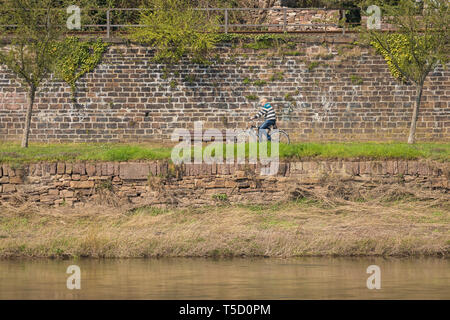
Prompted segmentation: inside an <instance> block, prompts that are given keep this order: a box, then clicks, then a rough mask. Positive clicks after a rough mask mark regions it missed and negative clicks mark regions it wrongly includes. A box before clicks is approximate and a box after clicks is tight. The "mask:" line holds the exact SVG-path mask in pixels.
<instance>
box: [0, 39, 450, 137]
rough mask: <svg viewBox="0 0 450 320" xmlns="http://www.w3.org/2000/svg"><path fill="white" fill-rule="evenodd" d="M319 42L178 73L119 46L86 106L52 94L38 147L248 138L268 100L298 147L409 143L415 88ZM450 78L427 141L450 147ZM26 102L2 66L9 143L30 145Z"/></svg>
mask: <svg viewBox="0 0 450 320" xmlns="http://www.w3.org/2000/svg"><path fill="white" fill-rule="evenodd" d="M335 40H336V42H337V41H338V40H339V39H335ZM350 40H351V41H353V40H352V39H350ZM311 41H312V40H311ZM311 41H309V40H308V41H306V40H305V42H298V43H295V44H294V47H293V48H292V49H289V50H286V49H283V50H284V51H283V52H284V55H282V54H281V53H279V52H278V53H277V52H275V51H274V50H271V49H267V50H253V49H242V48H241V49H238V48H233V47H232V45H231V44H228V45H224V46H223V47H221V49H218V50H217V56H215V57H214V59H213V63H212V64H211V65H193V64H190V63H188V62H186V61H183V62H182V63H180V64H179V65H174V66H171V69H170V70H167V69H166V67H165V66H164V65H160V64H155V63H153V62H152V61H151V58H152V57H153V50H152V49H151V48H146V47H140V46H135V45H129V46H127V45H112V46H111V47H110V48H109V50H108V52H107V53H106V54H105V56H104V59H103V62H102V63H101V64H100V65H99V66H98V67H97V68H96V69H95V70H94V71H93V72H92V73H89V74H87V75H85V76H84V77H83V78H82V79H80V80H79V81H78V92H77V103H73V102H72V99H71V94H70V88H69V86H68V85H66V84H64V83H61V82H51V83H48V84H47V85H46V86H45V87H43V88H42V90H41V91H40V92H39V93H38V97H37V100H36V105H35V111H34V114H33V117H32V123H31V141H43V142H48V141H59V142H119V141H120V142H123V141H129V142H139V141H167V140H169V139H170V136H171V134H172V132H173V131H174V130H175V129H176V128H188V129H192V128H193V123H194V121H203V122H204V127H205V128H217V129H220V130H225V129H226V128H231V129H237V128H241V129H245V128H246V127H247V126H248V121H247V118H248V116H249V114H252V113H254V112H256V109H255V105H256V103H255V101H254V100H253V99H259V98H261V97H267V98H268V99H269V100H270V101H271V102H272V104H273V106H274V107H275V110H276V112H277V114H278V120H279V127H280V128H283V129H285V130H287V131H288V132H289V134H290V136H291V139H292V140H294V141H295V140H296V141H319V140H320V141H337V140H338V141H355V140H358V141H361V140H370V141H374V140H378V141H383V140H399V141H406V138H407V134H408V130H409V125H410V118H411V112H412V108H413V104H414V100H415V93H416V92H415V88H414V87H413V86H410V85H405V84H401V83H399V82H398V81H397V80H395V79H393V78H392V77H391V75H390V73H389V71H388V69H387V67H386V63H385V62H384V60H383V59H382V58H381V57H380V56H376V55H373V53H371V52H369V51H368V49H361V48H360V47H355V46H353V45H351V44H349V43H346V44H339V43H335V44H332V43H320V42H319V40H318V39H316V40H314V41H315V42H311ZM332 41H334V40H333V39H332ZM449 75H450V70H449V68H447V69H446V70H443V69H442V67H438V68H436V70H434V72H432V73H431V74H430V76H429V78H428V80H427V82H426V85H425V90H424V95H423V104H422V108H421V110H420V114H419V120H418V128H417V138H418V140H419V141H445V142H448V141H450V106H449V100H450V77H449ZM26 99H27V97H26V93H25V91H24V89H23V88H21V87H20V85H19V83H18V81H17V79H16V77H15V76H14V75H13V74H12V73H11V72H9V71H8V70H7V69H6V67H5V66H0V141H4V140H19V139H20V137H21V134H22V130H23V125H24V119H25V109H26Z"/></svg>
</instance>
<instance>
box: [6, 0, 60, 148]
mask: <svg viewBox="0 0 450 320" xmlns="http://www.w3.org/2000/svg"><path fill="white" fill-rule="evenodd" d="M2 2H3V3H2V12H1V14H0V25H9V26H4V27H0V28H1V29H0V31H1V32H0V33H1V35H2V37H3V39H2V40H4V41H6V42H10V45H9V46H6V47H4V48H3V49H2V50H0V63H2V64H5V65H6V66H7V67H8V68H9V69H11V71H12V72H14V73H15V74H16V75H17V76H18V78H19V80H20V82H21V84H22V86H24V87H25V88H26V90H27V93H28V107H27V110H26V116H25V126H24V130H23V136H22V147H24V148H26V147H28V138H29V134H30V124H31V116H32V111H33V105H34V101H35V97H36V92H37V90H38V89H39V87H40V86H41V85H42V83H43V82H44V81H45V80H46V79H47V78H49V76H50V74H51V71H52V66H53V61H54V59H53V58H52V57H53V54H54V53H53V52H52V51H53V49H54V46H53V43H54V41H55V40H57V39H58V37H59V35H60V33H61V30H62V21H61V17H62V15H61V12H58V11H55V10H52V9H53V7H54V5H55V4H56V3H57V1H53V0H4V1H2ZM11 26H15V27H11ZM9 40H10V41H9Z"/></svg>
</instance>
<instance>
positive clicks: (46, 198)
mask: <svg viewBox="0 0 450 320" xmlns="http://www.w3.org/2000/svg"><path fill="white" fill-rule="evenodd" d="M58 198H59V197H58V196H57V195H52V194H41V196H40V198H39V200H40V202H42V203H45V204H53V202H54V201H55V200H57V199H58Z"/></svg>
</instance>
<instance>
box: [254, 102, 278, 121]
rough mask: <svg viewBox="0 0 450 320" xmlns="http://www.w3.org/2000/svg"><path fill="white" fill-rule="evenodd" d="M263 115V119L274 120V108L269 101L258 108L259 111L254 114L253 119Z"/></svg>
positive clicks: (275, 116) (275, 117)
mask: <svg viewBox="0 0 450 320" xmlns="http://www.w3.org/2000/svg"><path fill="white" fill-rule="evenodd" d="M262 116H264V119H265V120H276V119H277V115H276V114H275V110H274V109H273V107H272V106H271V105H270V103H266V104H265V105H263V106H262V108H261V109H260V110H259V112H258V113H257V114H256V115H255V117H254V118H255V119H257V118H260V117H262Z"/></svg>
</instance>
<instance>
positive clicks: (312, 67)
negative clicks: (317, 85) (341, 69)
mask: <svg viewBox="0 0 450 320" xmlns="http://www.w3.org/2000/svg"><path fill="white" fill-rule="evenodd" d="M319 65H320V62H318V61H313V62H311V63H310V64H308V67H307V68H308V71H309V72H311V71H313V70H314V69H315V68H317V67H318V66H319Z"/></svg>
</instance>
